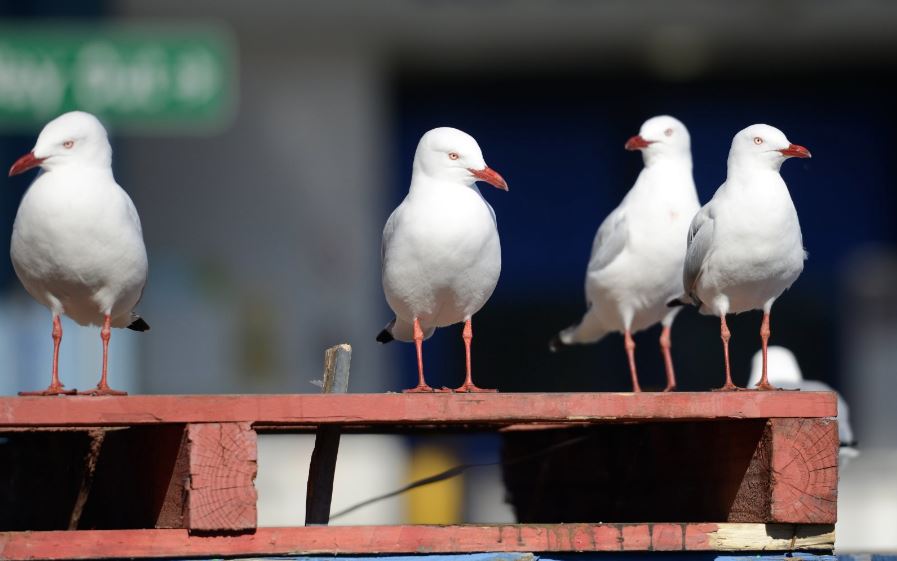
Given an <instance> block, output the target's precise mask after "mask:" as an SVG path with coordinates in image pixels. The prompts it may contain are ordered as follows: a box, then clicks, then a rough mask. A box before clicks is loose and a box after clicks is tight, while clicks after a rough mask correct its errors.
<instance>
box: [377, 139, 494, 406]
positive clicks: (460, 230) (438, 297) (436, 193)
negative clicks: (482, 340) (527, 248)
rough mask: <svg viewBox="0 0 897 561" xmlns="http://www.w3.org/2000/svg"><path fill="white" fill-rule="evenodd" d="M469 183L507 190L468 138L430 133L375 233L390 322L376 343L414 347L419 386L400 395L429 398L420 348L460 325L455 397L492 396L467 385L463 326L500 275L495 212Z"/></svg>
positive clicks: (468, 333) (469, 336) (467, 332)
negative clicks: (460, 374)
mask: <svg viewBox="0 0 897 561" xmlns="http://www.w3.org/2000/svg"><path fill="white" fill-rule="evenodd" d="M477 181H485V182H486V183H489V184H491V185H493V186H495V187H497V188H499V189H502V190H504V191H507V190H508V184H507V183H506V182H505V180H504V179H503V178H502V177H501V175H499V174H498V173H497V172H496V171H494V170H493V169H492V168H490V167H489V166H487V165H486V162H485V161H484V160H483V153H482V151H481V150H480V146H479V145H478V144H477V141H476V140H474V138H473V137H472V136H470V135H469V134H467V133H465V132H462V131H460V130H458V129H453V128H449V127H441V128H436V129H433V130H431V131H429V132H427V133H426V134H424V135H423V137H421V139H420V143H419V144H418V145H417V151H416V152H415V154H414V166H413V168H412V173H411V187H410V189H409V190H408V195H406V197H405V199H404V200H403V201H402V203H401V204H400V205H399V206H398V207H397V208H396V209H395V210H394V211H393V213H392V215H390V217H389V220H387V222H386V226H385V227H384V228H383V243H382V246H381V258H382V264H383V269H382V277H383V292H384V294H385V295H386V301H387V302H388V303H389V307H390V308H392V311H393V312H394V313H395V319H393V320H392V321H391V322H389V324H388V325H387V326H386V328H385V329H384V330H383V331H381V332H380V334H379V335H378V336H377V341H379V342H381V343H388V342H389V341H392V340H393V339H398V340H400V341H414V343H415V346H416V348H417V369H418V380H419V381H418V384H417V386H416V387H415V388H413V389H410V390H406V391H408V392H431V391H435V390H434V389H433V388H431V387H430V386H428V385H427V382H426V381H425V379H424V365H423V351H422V346H423V341H424V339H427V338H429V337H430V336H431V335H433V332H434V331H435V330H436V328H437V327H444V326H448V325H452V324H455V323H460V322H464V329H463V331H462V338H463V340H464V346H465V352H466V358H467V360H466V365H467V374H466V378H465V381H464V384H463V385H462V386H461V387H459V388H458V389H457V390H455V391H459V392H478V391H494V390H483V389H482V388H478V387H477V386H476V385H474V383H473V380H472V377H471V363H470V345H471V341H472V340H473V327H472V323H471V318H472V317H473V315H474V314H475V313H477V312H478V311H479V310H480V308H482V307H483V305H484V304H485V303H486V301H487V300H488V299H489V296H491V295H492V291H493V290H494V289H495V285H496V283H497V282H498V275H499V272H500V271H501V247H500V245H499V240H498V228H497V225H496V221H495V212H494V211H493V210H492V207H491V206H489V203H487V202H486V200H485V199H484V198H483V196H482V195H481V194H480V190H479V189H478V188H477V185H476V182H477Z"/></svg>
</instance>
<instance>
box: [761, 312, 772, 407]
mask: <svg viewBox="0 0 897 561" xmlns="http://www.w3.org/2000/svg"><path fill="white" fill-rule="evenodd" d="M769 334H770V331H769V313H768V312H763V323H761V324H760V342H761V343H762V348H763V374H762V375H761V376H760V383H759V384H757V389H758V390H774V389H776V388H775V387H773V385H772V384H770V383H769V380H768V379H767V377H766V375H767V372H766V358H767V357H766V345H767V344H768V343H769Z"/></svg>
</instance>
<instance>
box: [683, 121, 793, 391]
mask: <svg viewBox="0 0 897 561" xmlns="http://www.w3.org/2000/svg"><path fill="white" fill-rule="evenodd" d="M809 157H810V151H809V150H807V149H806V148H804V147H803V146H798V145H797V144H792V143H791V142H790V141H789V140H788V139H787V138H786V137H785V134H784V133H783V132H782V131H780V130H779V129H777V128H775V127H771V126H769V125H751V126H749V127H748V128H746V129H744V130H742V131H740V132H739V133H738V134H736V135H735V138H734V139H733V140H732V149H731V150H730V151H729V161H728V174H727V176H726V181H725V183H723V184H722V185H721V186H720V188H719V189H717V191H716V194H715V195H714V196H713V199H711V201H710V202H708V203H707V204H706V205H704V207H703V208H701V210H700V212H698V214H696V215H695V217H694V220H692V223H691V228H690V229H689V233H688V252H687V254H686V257H685V270H684V275H683V281H684V285H685V294H686V296H685V297H683V298H682V300H683V301H684V302H690V303H692V304H694V305H696V306H698V308H699V310H700V312H701V313H702V314H707V315H711V314H712V315H715V316H719V318H720V337H721V338H722V340H723V356H724V357H725V362H726V383H725V385H724V386H723V387H722V388H721V389H723V390H734V389H737V386H735V384H733V383H732V373H731V370H730V368H729V338H730V336H731V334H730V332H729V328H728V326H727V325H726V314H729V313H740V312H746V311H749V310H763V323H762V324H761V327H760V340H761V342H762V356H763V364H762V372H761V377H760V382H759V383H758V384H757V386H756V387H757V388H758V389H761V390H771V389H775V388H773V386H772V385H771V384H770V383H769V380H768V375H767V374H768V368H767V342H768V340H769V335H770V330H769V313H770V310H771V309H772V304H773V302H775V301H776V298H778V297H779V296H781V295H782V293H783V292H784V291H785V290H786V289H788V288H789V287H790V286H791V284H792V283H794V281H795V280H797V277H798V276H800V273H801V271H803V269H804V260H806V258H807V253H806V251H804V245H803V238H802V236H801V231H800V223H799V222H798V220H797V211H796V210H795V209H794V203H793V202H792V201H791V195H790V194H789V193H788V186H787V185H785V181H784V180H783V179H782V176H781V175H779V169H780V168H781V167H782V163H783V162H784V161H785V160H786V159H788V158H809Z"/></svg>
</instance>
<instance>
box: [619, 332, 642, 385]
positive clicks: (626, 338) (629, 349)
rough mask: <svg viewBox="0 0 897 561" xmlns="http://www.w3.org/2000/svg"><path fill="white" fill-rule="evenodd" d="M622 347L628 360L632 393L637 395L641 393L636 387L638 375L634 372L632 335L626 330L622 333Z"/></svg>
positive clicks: (633, 342)
mask: <svg viewBox="0 0 897 561" xmlns="http://www.w3.org/2000/svg"><path fill="white" fill-rule="evenodd" d="M623 345H624V346H625V347H626V356H627V357H628V358H629V375H630V376H631V377H632V391H634V392H636V393H638V392H640V391H642V388H641V386H639V385H638V373H637V372H636V370H635V341H633V340H632V333H630V332H629V330H628V329H627V330H626V331H624V332H623Z"/></svg>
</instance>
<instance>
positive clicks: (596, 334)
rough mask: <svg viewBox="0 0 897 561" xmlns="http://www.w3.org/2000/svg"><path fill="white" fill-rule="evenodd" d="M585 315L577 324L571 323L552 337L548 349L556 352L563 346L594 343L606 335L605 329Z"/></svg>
mask: <svg viewBox="0 0 897 561" xmlns="http://www.w3.org/2000/svg"><path fill="white" fill-rule="evenodd" d="M589 319H590V318H589V317H588V316H586V318H585V319H583V322H582V323H580V324H579V325H571V326H570V327H568V328H567V329H564V330H562V331H561V332H560V333H558V334H557V335H555V336H554V337H552V339H551V341H549V342H548V350H549V351H551V352H553V353H556V352H558V351H559V350H561V349H563V348H565V347H571V346H573V345H576V344H580V343H595V342H596V341H598V340H600V339H601V338H603V337H604V336H605V335H607V331H605V330H604V329H602V328H601V327H599V326H598V325H596V324H594V323H593V322H591V321H589Z"/></svg>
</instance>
